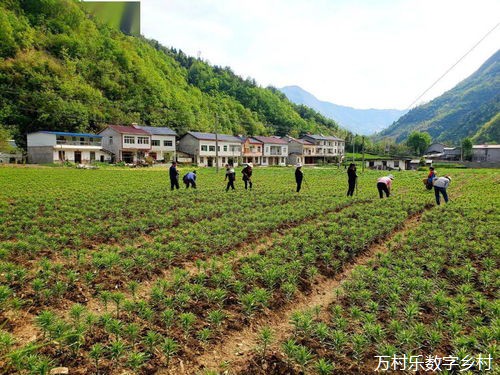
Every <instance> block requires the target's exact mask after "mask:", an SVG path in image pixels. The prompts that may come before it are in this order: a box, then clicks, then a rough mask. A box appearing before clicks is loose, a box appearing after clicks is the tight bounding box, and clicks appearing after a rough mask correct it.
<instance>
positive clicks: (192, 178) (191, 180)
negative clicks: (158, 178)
mask: <svg viewBox="0 0 500 375" xmlns="http://www.w3.org/2000/svg"><path fill="white" fill-rule="evenodd" d="M182 181H184V184H185V185H186V189H187V188H189V186H190V185H191V187H192V188H193V189H196V171H193V172H188V173H186V174H185V175H184V177H183V178H182Z"/></svg>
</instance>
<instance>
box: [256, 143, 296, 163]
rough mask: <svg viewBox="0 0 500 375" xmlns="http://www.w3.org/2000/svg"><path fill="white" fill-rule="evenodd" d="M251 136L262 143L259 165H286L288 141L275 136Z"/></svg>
mask: <svg viewBox="0 0 500 375" xmlns="http://www.w3.org/2000/svg"><path fill="white" fill-rule="evenodd" d="M253 138H255V139H256V140H258V141H260V142H262V144H263V152H262V158H261V162H260V164H261V165H282V166H285V165H286V159H287V157H288V142H287V141H286V140H284V139H281V138H279V137H276V136H271V137H263V136H255V137H253Z"/></svg>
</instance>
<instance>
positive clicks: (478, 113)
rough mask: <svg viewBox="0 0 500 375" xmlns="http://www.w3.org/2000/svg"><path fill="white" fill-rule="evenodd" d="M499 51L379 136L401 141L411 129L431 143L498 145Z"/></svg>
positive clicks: (499, 136) (499, 135)
mask: <svg viewBox="0 0 500 375" xmlns="http://www.w3.org/2000/svg"><path fill="white" fill-rule="evenodd" d="M499 114H500V51H497V52H496V53H495V54H494V55H493V56H492V57H490V58H489V59H488V60H487V61H486V62H485V63H484V64H483V65H482V66H481V67H480V68H479V69H478V70H477V71H476V72H475V73H474V74H472V75H471V76H470V77H468V78H467V79H465V80H464V81H462V82H460V83H459V84H458V85H457V86H455V87H454V88H453V89H451V90H449V91H447V92H446V93H444V94H443V95H441V96H440V97H438V98H436V99H434V100H432V101H431V102H429V103H427V104H424V105H421V106H418V107H416V108H414V109H412V110H411V111H410V112H408V113H407V114H406V115H404V116H403V117H401V118H400V119H399V120H398V121H397V122H396V123H394V124H393V125H392V126H391V127H389V128H388V129H386V130H384V131H382V132H381V133H380V136H382V137H392V138H395V139H396V141H397V142H401V141H404V140H405V139H406V138H407V136H408V135H409V134H410V133H411V132H412V131H414V130H418V131H425V132H428V133H429V134H430V135H431V136H432V138H433V140H434V141H442V142H449V143H455V144H458V143H460V141H461V140H462V139H463V138H465V137H471V138H472V139H473V140H474V142H476V143H483V142H490V143H499V142H500V134H499V133H500V130H499Z"/></svg>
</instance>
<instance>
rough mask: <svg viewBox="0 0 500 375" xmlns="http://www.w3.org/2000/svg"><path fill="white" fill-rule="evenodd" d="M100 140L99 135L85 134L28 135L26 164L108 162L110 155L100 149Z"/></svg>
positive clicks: (52, 132)
mask: <svg viewBox="0 0 500 375" xmlns="http://www.w3.org/2000/svg"><path fill="white" fill-rule="evenodd" d="M101 139H102V136H100V135H96V134H87V133H69V132H58V131H44V130H42V131H38V132H34V133H30V134H28V136H27V141H28V142H27V146H28V163H35V164H44V163H55V162H64V161H69V162H73V163H78V164H81V163H83V164H86V163H91V162H93V161H101V162H108V161H110V160H111V154H110V153H109V152H107V151H106V150H104V149H103V148H102V145H101Z"/></svg>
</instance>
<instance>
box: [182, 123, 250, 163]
mask: <svg viewBox="0 0 500 375" xmlns="http://www.w3.org/2000/svg"><path fill="white" fill-rule="evenodd" d="M216 147H218V150H217V151H216ZM179 151H181V152H184V153H186V154H188V155H190V156H191V157H192V158H193V162H194V163H195V164H197V165H199V166H200V167H214V166H216V165H217V164H218V165H219V167H222V166H224V165H225V164H232V165H234V166H237V165H238V160H239V159H240V158H241V140H240V139H239V138H238V137H235V136H233V135H227V134H214V133H200V132H187V133H186V134H185V135H184V136H182V137H181V139H180V140H179Z"/></svg>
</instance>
